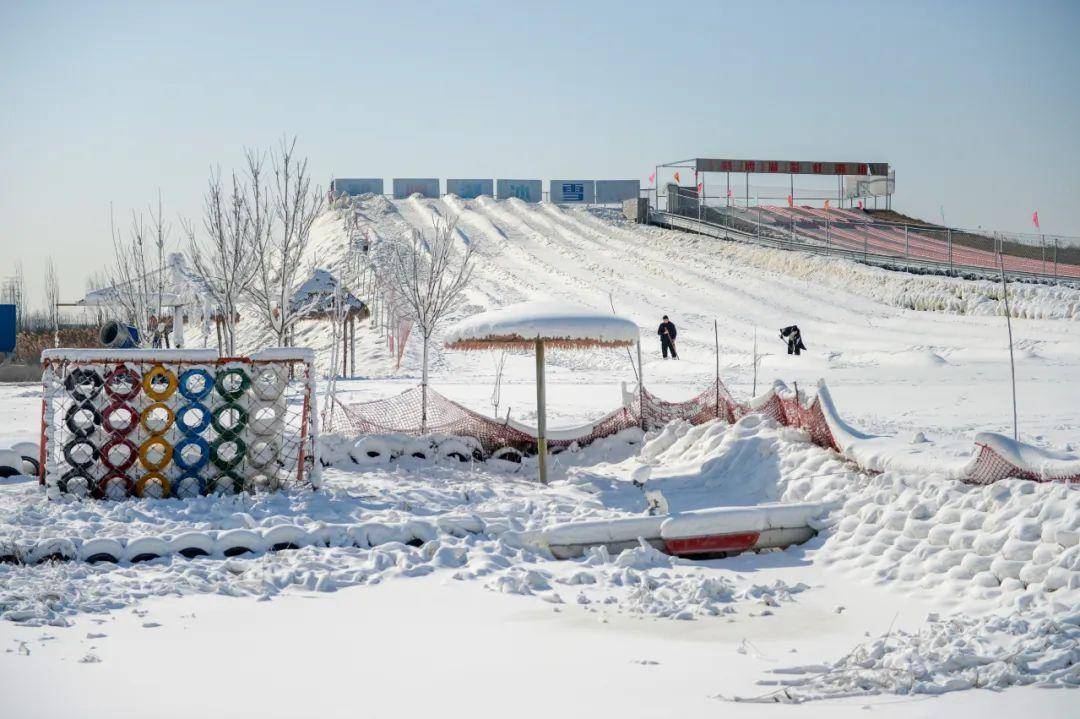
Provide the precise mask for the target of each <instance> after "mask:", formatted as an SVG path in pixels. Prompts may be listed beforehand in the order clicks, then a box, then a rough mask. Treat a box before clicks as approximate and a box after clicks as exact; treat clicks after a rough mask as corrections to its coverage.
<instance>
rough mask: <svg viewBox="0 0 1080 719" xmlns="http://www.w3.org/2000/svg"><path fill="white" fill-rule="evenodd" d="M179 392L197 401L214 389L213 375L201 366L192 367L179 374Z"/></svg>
mask: <svg viewBox="0 0 1080 719" xmlns="http://www.w3.org/2000/svg"><path fill="white" fill-rule="evenodd" d="M179 383H180V394H181V395H183V396H184V397H185V398H186V399H188V400H191V401H192V402H198V401H199V400H201V399H203V398H204V397H206V395H208V394H210V393H211V392H212V391H213V390H214V376H213V375H211V374H210V373H209V372H207V371H206V370H205V369H203V368H202V367H193V368H191V369H189V370H186V371H185V372H184V373H183V374H181V375H180V380H179Z"/></svg>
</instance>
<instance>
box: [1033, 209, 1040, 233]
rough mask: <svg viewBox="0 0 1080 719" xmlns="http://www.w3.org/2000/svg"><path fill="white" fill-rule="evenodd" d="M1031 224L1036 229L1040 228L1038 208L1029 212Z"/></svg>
mask: <svg viewBox="0 0 1080 719" xmlns="http://www.w3.org/2000/svg"><path fill="white" fill-rule="evenodd" d="M1031 224H1033V225H1035V229H1036V230H1038V229H1041V228H1040V227H1039V211H1038V210H1035V211H1034V212H1032V213H1031Z"/></svg>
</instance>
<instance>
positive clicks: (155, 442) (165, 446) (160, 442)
mask: <svg viewBox="0 0 1080 719" xmlns="http://www.w3.org/2000/svg"><path fill="white" fill-rule="evenodd" d="M155 447H160V448H161V450H160V456H151V452H153V450H154V448H155ZM154 454H158V453H157V452H154ZM172 458H173V446H172V445H171V444H169V441H168V440H167V439H165V438H164V437H151V438H150V439H148V440H146V441H145V442H143V443H142V444H141V445H140V446H139V462H141V463H142V466H143V467H145V468H146V469H148V470H149V471H150V472H151V473H154V472H157V471H158V470H159V469H161V468H163V467H165V466H166V465H168V464H169V462H171V461H172ZM136 490H138V487H137V486H136ZM166 494H168V492H166Z"/></svg>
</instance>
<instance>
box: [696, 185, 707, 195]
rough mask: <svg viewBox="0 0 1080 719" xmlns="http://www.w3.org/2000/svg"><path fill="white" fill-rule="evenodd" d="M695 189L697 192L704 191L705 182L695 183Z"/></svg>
mask: <svg viewBox="0 0 1080 719" xmlns="http://www.w3.org/2000/svg"><path fill="white" fill-rule="evenodd" d="M697 191H698V194H700V193H702V192H704V191H705V183H704V182H699V183H697Z"/></svg>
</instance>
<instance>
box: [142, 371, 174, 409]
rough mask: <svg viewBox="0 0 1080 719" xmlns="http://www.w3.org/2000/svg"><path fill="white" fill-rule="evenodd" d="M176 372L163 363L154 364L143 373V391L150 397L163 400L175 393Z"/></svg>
mask: <svg viewBox="0 0 1080 719" xmlns="http://www.w3.org/2000/svg"><path fill="white" fill-rule="evenodd" d="M176 385H177V382H176V374H175V373H174V372H173V371H172V370H170V369H168V368H167V367H165V366H164V365H159V364H157V365H154V366H153V367H151V368H150V371H149V372H147V373H146V374H144V375H143V378H142V388H143V392H145V393H146V396H147V397H149V398H150V399H153V400H157V401H158V402H164V401H165V400H167V399H168V398H169V397H172V396H173V394H175V393H176Z"/></svg>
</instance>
